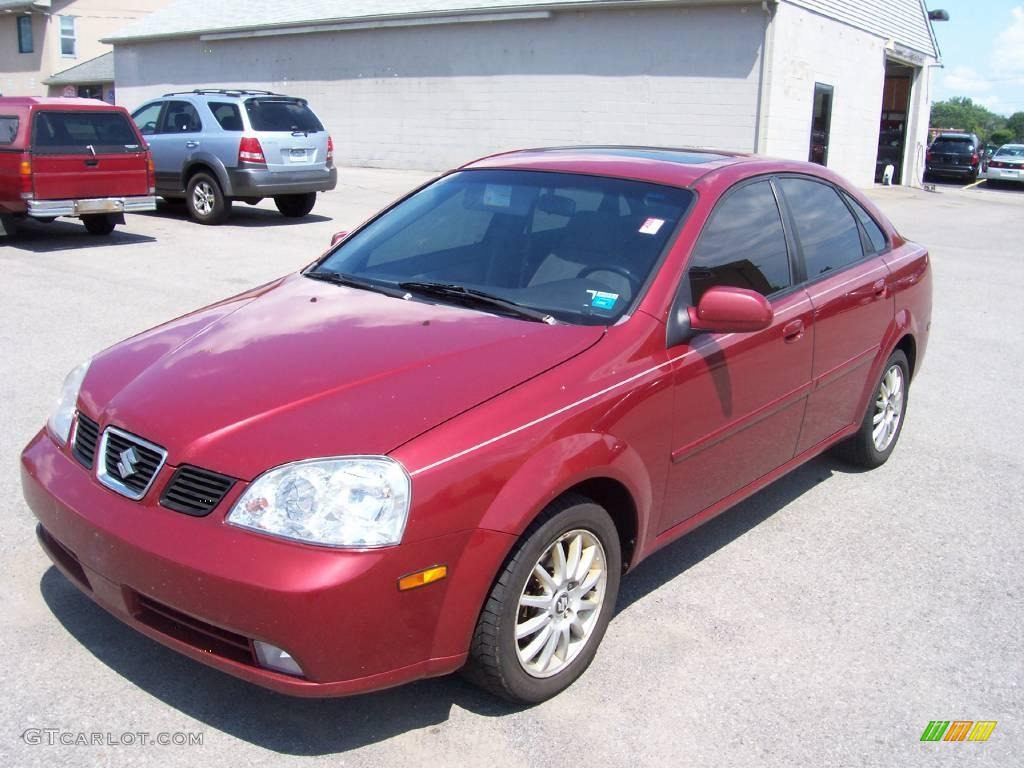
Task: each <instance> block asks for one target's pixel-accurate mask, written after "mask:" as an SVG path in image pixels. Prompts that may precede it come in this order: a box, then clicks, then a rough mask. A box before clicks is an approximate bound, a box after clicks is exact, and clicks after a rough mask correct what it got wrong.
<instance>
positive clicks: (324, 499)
mask: <svg viewBox="0 0 1024 768" xmlns="http://www.w3.org/2000/svg"><path fill="white" fill-rule="evenodd" d="M410 495H411V489H410V481H409V475H407V474H406V472H405V469H404V468H403V467H402V465H401V464H399V463H398V462H397V461H395V460H393V459H389V458H387V457H386V456H350V457H345V458H337V459H312V460H310V461H300V462H296V463H295V464H286V465H285V466H283V467H278V468H277V469H272V470H270V471H269V472H265V473H263V474H262V475H260V476H259V477H258V478H256V480H255V481H254V482H253V484H252V485H250V486H249V487H248V488H247V489H246V491H245V493H243V494H242V497H241V498H240V499H239V500H238V501H236V502H235V506H234V507H232V508H231V512H230V513H229V514H228V517H227V521H228V522H229V523H231V524H232V525H237V526H240V527H242V528H250V529H252V530H254V531H261V532H263V533H268V534H271V535H273V536H283V537H285V538H288V539H296V540H298V541H305V542H308V543H310V544H322V545H326V546H329V547H383V546H387V545H390V544H398V543H399V542H400V541H401V540H402V532H403V531H404V530H405V521H406V519H407V518H408V516H409V500H410Z"/></svg>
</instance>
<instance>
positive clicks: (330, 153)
mask: <svg viewBox="0 0 1024 768" xmlns="http://www.w3.org/2000/svg"><path fill="white" fill-rule="evenodd" d="M333 165H334V139H332V138H331V137H330V136H328V137H327V167H328V168H330V167H332V166H333Z"/></svg>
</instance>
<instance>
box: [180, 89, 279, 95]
mask: <svg viewBox="0 0 1024 768" xmlns="http://www.w3.org/2000/svg"><path fill="white" fill-rule="evenodd" d="M207 93H216V94H219V95H221V96H283V95H284V94H283V93H274V92H273V91H255V90H249V89H247V88H194V89H192V90H191V91H173V92H171V93H165V94H164V97H167V96H193V95H199V96H202V95H204V94H207Z"/></svg>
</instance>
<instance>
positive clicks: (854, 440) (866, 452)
mask: <svg viewBox="0 0 1024 768" xmlns="http://www.w3.org/2000/svg"><path fill="white" fill-rule="evenodd" d="M894 366H895V367H897V368H899V371H900V376H901V377H902V378H901V382H902V401H901V404H900V411H899V416H898V419H897V422H896V428H895V431H894V432H893V433H892V436H891V437H890V438H889V440H888V443H887V445H886V446H885V447H884V448H882V449H879V448H878V446H877V445H875V440H874V435H873V432H874V428H875V424H874V419H875V416H876V414H878V413H879V406H878V403H879V401H880V400H882V391H881V389H882V384H883V382H884V381H885V379H886V376H887V375H888V373H889V371H890V369H892V368H893V367H894ZM909 395H910V365H909V363H908V362H907V356H906V355H905V354H903V350H900V349H897V350H896V351H895V352H893V353H892V354H891V355H889V359H888V360H886V361H885V365H884V366H883V367H882V375H881V376H880V377H879V379H878V382H877V383H876V384H875V388H874V389H873V390H872V394H871V399H870V400H869V401H868V407H867V410H866V412H865V413H864V418H863V419H861V423H860V429H858V430H857V431H856V432H855V433H854V434H853V435H851V436H850V437H848V438H847V439H846V440H844V441H843V442H841V443H839V444H838V445H837V446H836V447H835V449H834V451H835V454H836V455H837V456H838V457H839V458H841V459H843V460H844V461H846V462H848V463H850V464H853V465H855V466H858V467H863V468H864V469H874V468H875V467H880V466H882V465H883V464H885V462H886V461H888V459H889V456H891V455H892V452H893V449H895V448H896V443H897V442H899V439H900V433H901V432H902V431H903V422H904V421H905V420H906V417H907V403H908V402H909V399H910V398H909Z"/></svg>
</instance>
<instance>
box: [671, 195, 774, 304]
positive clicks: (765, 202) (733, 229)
mask: <svg viewBox="0 0 1024 768" xmlns="http://www.w3.org/2000/svg"><path fill="white" fill-rule="evenodd" d="M687 279H688V281H689V287H690V303H692V304H694V305H696V304H698V303H699V302H700V299H701V296H703V295H704V292H705V291H707V289H708V288H711V287H712V286H715V285H727V286H731V287H734V288H748V289H750V290H753V291H757V292H758V293H760V294H761V295H763V296H770V295H771V294H773V293H777V292H778V291H781V290H784V289H786V288H788V287H789V286H791V285H792V284H793V280H792V275H791V270H790V263H789V250H788V248H787V247H786V234H785V232H784V231H783V229H782V218H781V216H780V215H779V206H778V203H777V202H776V200H775V193H774V192H772V186H771V183H770V182H768V181H758V182H755V183H753V184H748V185H746V186H743V187H740V188H739V189H737V190H736V191H734V192H732V193H730V194H729V195H728V196H727V197H726V198H725V199H724V200H723V201H722V202H721V203H719V204H718V206H717V207H716V208H715V210H714V211H713V212H712V214H711V217H710V218H709V219H708V223H707V225H705V227H704V231H703V232H701V235H700V240H698V241H697V245H696V247H695V248H694V250H693V256H691V258H690V264H689V269H688V271H687Z"/></svg>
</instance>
